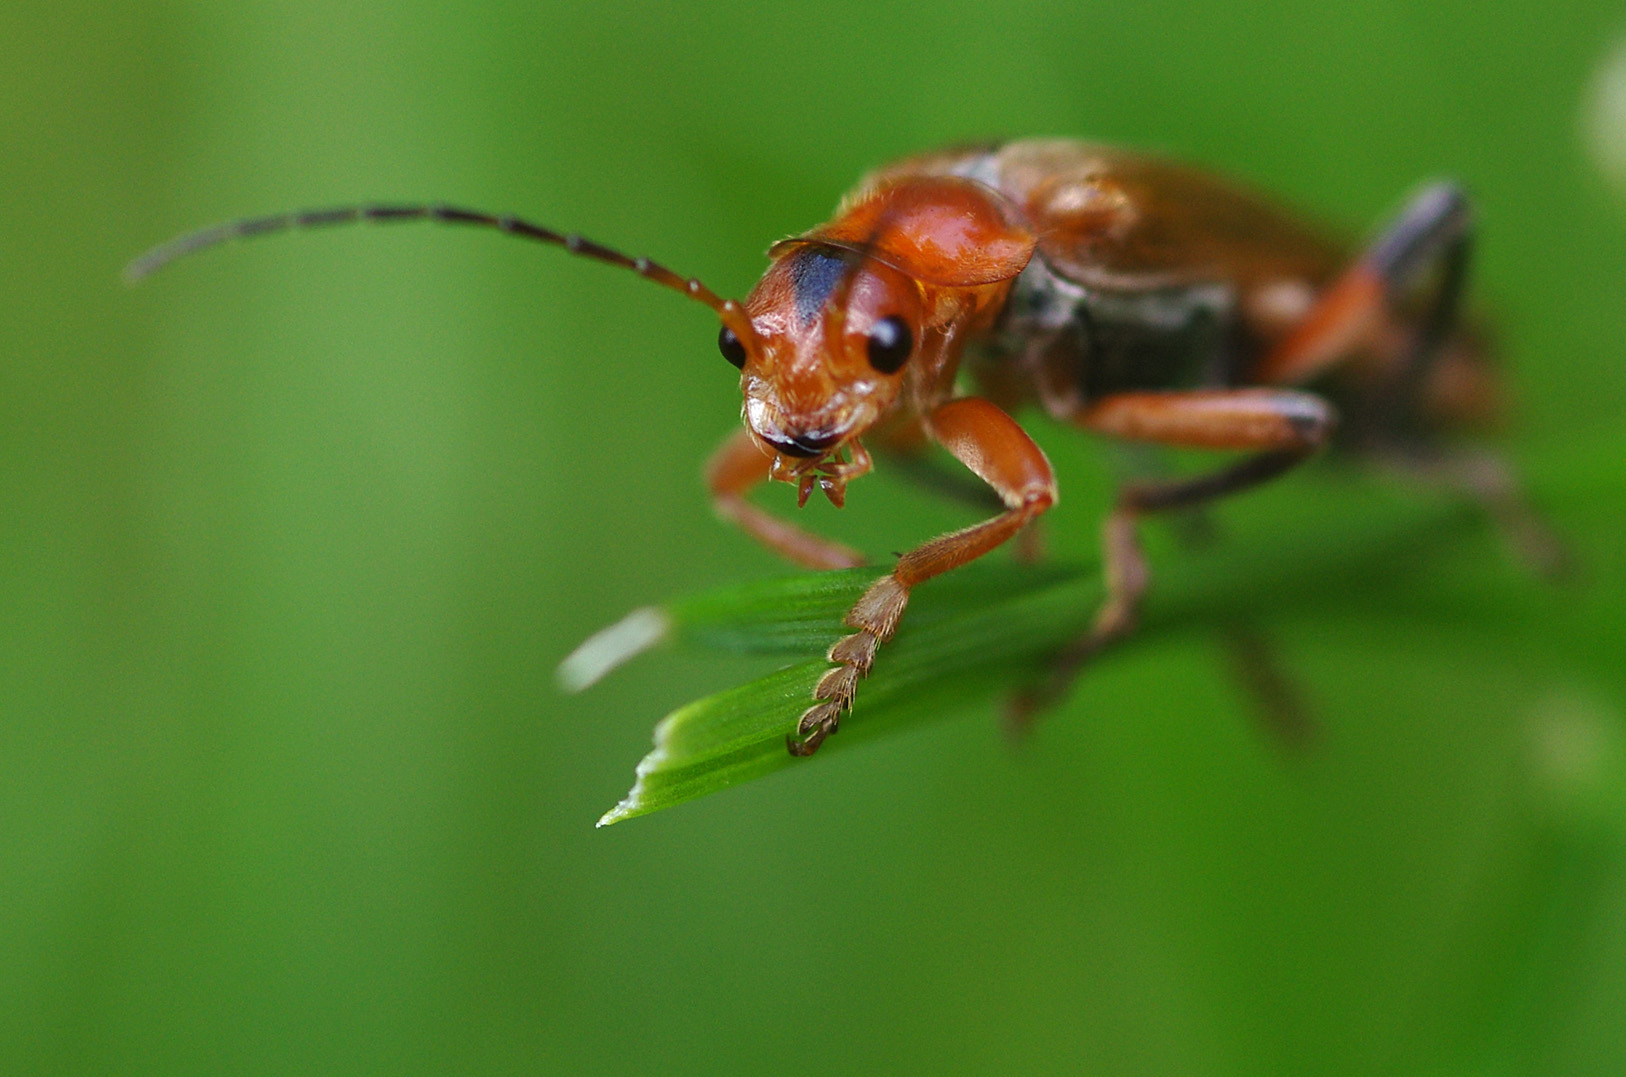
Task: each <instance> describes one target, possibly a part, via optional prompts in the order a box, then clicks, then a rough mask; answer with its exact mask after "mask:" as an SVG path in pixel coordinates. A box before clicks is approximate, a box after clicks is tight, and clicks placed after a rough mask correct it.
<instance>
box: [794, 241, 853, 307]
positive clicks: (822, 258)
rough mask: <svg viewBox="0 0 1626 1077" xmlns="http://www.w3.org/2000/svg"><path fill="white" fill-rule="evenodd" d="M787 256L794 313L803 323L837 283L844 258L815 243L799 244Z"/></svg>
mask: <svg viewBox="0 0 1626 1077" xmlns="http://www.w3.org/2000/svg"><path fill="white" fill-rule="evenodd" d="M790 257H791V263H790V282H791V285H792V286H793V287H794V288H795V289H796V317H797V318H799V319H800V320H801V322H802V324H803V325H806V324H807V323H808V322H811V321H812V320H813V319H814V318H815V317H817V316H818V313H819V311H821V310H823V309H824V304H825V303H826V302H828V301H829V299H830V296H831V294H832V293H833V292H835V290H836V285H838V284H840V283H841V278H842V275H843V274H844V273H845V272H846V270H847V260H846V259H845V258H837V257H834V256H832V255H829V254H826V253H825V252H824V251H821V250H819V249H818V248H816V247H803V248H802V249H801V250H799V251H796V252H795V253H793V254H792V255H791V256H790Z"/></svg>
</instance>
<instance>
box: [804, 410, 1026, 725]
mask: <svg viewBox="0 0 1626 1077" xmlns="http://www.w3.org/2000/svg"><path fill="white" fill-rule="evenodd" d="M926 430H927V433H928V434H929V435H930V436H931V438H932V440H934V441H936V442H937V443H938V444H939V445H942V446H943V448H945V449H947V450H948V451H949V452H950V453H951V454H953V455H954V457H955V458H956V459H957V460H959V461H960V462H961V463H963V464H964V465H965V466H966V467H968V468H970V469H971V471H972V472H973V473H974V474H975V475H976V476H977V477H978V478H980V479H982V481H984V482H986V483H987V484H988V485H989V486H991V487H992V488H993V490H994V492H995V493H997V494H998V495H999V498H1000V500H1001V501H1002V502H1004V504H1005V511H1004V512H1001V513H1000V514H999V515H997V516H994V517H992V518H991V519H988V520H984V521H983V522H982V523H980V524H976V525H974V526H972V527H967V528H965V529H963V530H961V531H955V532H953V533H951V534H947V535H943V536H941V537H939V538H935V539H932V540H931V541H930V542H927V543H925V544H924V545H921V546H917V547H916V548H915V549H913V550H910V551H909V552H908V553H906V554H904V555H903V556H902V557H900V558H898V564H897V567H896V568H894V569H893V570H892V571H891V573H889V574H888V575H885V576H882V577H881V578H880V579H878V580H876V581H875V582H874V583H873V584H872V585H870V588H869V590H867V591H865V592H864V594H863V597H861V598H860V599H859V600H858V601H857V603H855V604H854V605H853V608H852V609H851V610H849V611H848V612H847V617H846V624H847V625H848V626H849V627H851V628H856V629H857V630H858V631H857V632H856V633H854V634H853V635H851V636H847V637H846V638H845V639H842V640H840V641H838V642H837V643H836V644H835V645H834V646H832V647H831V648H830V651H829V659H830V661H832V662H835V663H837V665H836V667H835V668H834V669H832V670H830V672H828V673H826V674H825V675H824V676H823V677H822V678H820V680H819V683H818V686H817V687H815V688H814V689H813V698H814V699H815V700H816V701H817V702H815V703H814V704H813V706H811V707H809V708H808V709H807V711H806V712H804V713H803V715H802V718H801V721H800V722H798V723H797V726H796V735H795V736H791V737H787V738H786V745H787V746H788V747H789V748H790V752H791V754H792V755H812V754H813V753H814V752H816V751H818V748H819V745H820V744H822V743H823V742H824V738H826V737H828V736H829V735H830V734H831V733H834V732H835V731H836V728H837V726H838V724H839V723H840V720H841V712H842V711H844V710H847V709H849V708H850V707H851V706H852V702H853V696H854V694H855V693H856V691H857V689H858V682H859V680H860V679H861V678H863V677H865V676H867V675H868V674H869V671H870V667H871V666H872V665H873V664H874V662H875V652H876V651H877V650H879V649H880V646H881V644H883V643H885V642H886V641H887V640H889V639H891V638H892V634H893V633H894V632H895V631H897V627H898V620H899V618H901V617H902V616H903V610H904V607H905V606H907V605H908V604H909V591H910V589H911V588H912V587H914V585H915V584H917V583H920V582H922V581H923V580H929V579H931V578H932V577H933V576H937V575H940V574H942V573H944V572H947V571H948V570H949V569H951V568H958V567H959V566H960V565H963V564H965V563H966V562H968V561H974V560H976V559H977V558H979V557H981V556H982V555H983V554H985V553H987V552H989V551H990V550H992V549H994V548H995V547H996V546H999V545H1000V544H1001V543H1003V542H1005V541H1006V540H1007V539H1009V538H1010V537H1011V536H1012V535H1014V534H1016V533H1017V532H1018V531H1020V530H1021V529H1022V528H1023V526H1024V525H1026V524H1027V523H1029V522H1030V521H1032V520H1033V519H1034V518H1036V517H1037V516H1039V515H1040V514H1041V513H1043V512H1044V511H1045V510H1046V509H1048V508H1050V506H1051V505H1053V504H1055V503H1056V479H1055V476H1054V475H1053V474H1052V473H1051V470H1050V461H1048V460H1046V459H1045V455H1044V453H1043V452H1042V451H1040V449H1039V447H1038V446H1037V445H1035V444H1034V443H1033V440H1032V439H1031V438H1029V437H1028V435H1027V433H1026V432H1025V431H1024V430H1023V429H1022V428H1021V427H1020V426H1018V425H1017V424H1016V421H1015V420H1014V419H1012V418H1011V417H1010V416H1009V415H1006V414H1005V413H1004V412H1003V411H1001V410H999V408H997V407H995V406H994V405H993V404H990V403H989V402H988V401H986V400H980V399H977V398H976V397H962V398H961V399H959V400H951V401H949V402H948V403H947V404H944V405H943V406H941V407H939V408H938V409H937V410H936V411H934V412H932V414H931V416H930V418H929V419H928V420H927V424H926ZM797 737H800V738H801V739H799V740H798V739H797Z"/></svg>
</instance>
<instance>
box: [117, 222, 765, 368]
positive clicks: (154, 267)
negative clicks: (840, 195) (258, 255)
mask: <svg viewBox="0 0 1626 1077" xmlns="http://www.w3.org/2000/svg"><path fill="white" fill-rule="evenodd" d="M424 220H432V221H440V222H442V223H444V224H466V225H474V226H476V227H479V228H491V229H494V230H496V231H498V232H502V233H505V234H507V235H511V236H520V237H521V238H524V239H534V240H536V241H537V242H540V243H550V244H552V245H554V246H556V247H563V248H564V249H565V250H567V251H569V252H570V253H571V254H575V255H579V256H581V257H583V258H591V259H593V260H595V261H599V262H605V263H608V264H609V265H613V266H620V267H621V268H623V269H630V270H632V271H633V272H634V273H636V274H638V275H639V276H640V277H643V278H644V279H645V280H649V281H653V282H655V283H656V284H659V285H661V286H662V287H665V288H670V289H672V290H673V291H674V292H680V293H682V294H683V295H685V296H688V297H689V298H690V299H693V300H695V301H696V302H699V303H704V304H705V305H706V306H708V307H710V308H711V309H712V310H713V311H715V312H716V313H717V316H718V317H719V318H721V319H722V321H723V324H724V325H726V326H728V327H729V328H730V329H732V330H734V332H735V333H736V334H738V335H739V336H740V337H741V338H742V339H746V340H752V341H755V340H757V334H756V331H755V329H754V328H753V327H752V325H751V319H750V318H748V317H746V315H745V311H744V309H743V308H742V307H741V306H740V305H739V304H738V303H736V302H735V301H734V300H732V299H722V298H720V297H718V295H717V293H716V292H713V291H712V290H711V289H710V288H707V287H706V286H705V285H704V284H702V283H700V281H699V280H697V279H695V278H694V277H682V276H679V275H678V274H677V273H674V272H672V271H671V270H670V269H667V268H666V267H665V266H663V265H661V264H660V263H658V262H653V261H651V260H650V259H648V258H634V257H631V256H630V255H626V254H622V253H621V252H620V251H618V250H614V249H612V248H610V247H606V246H604V245H603V244H601V243H595V242H593V241H592V240H590V239H587V238H585V237H583V236H579V235H576V234H574V233H569V234H566V233H562V232H555V231H554V230H553V229H551V228H545V227H543V226H542V225H539V224H533V223H531V222H530V221H525V220H521V219H520V218H518V217H509V216H498V215H496V214H492V213H481V212H480V211H478V210H471V209H459V208H458V207H456V206H446V205H439V204H419V205H399V206H339V207H335V208H333V209H314V210H302V211H300V212H297V213H274V214H271V215H269V216H265V217H250V218H247V219H244V220H239V221H229V222H227V223H225V224H217V225H215V226H214V227H212V228H204V229H200V230H199V231H196V232H188V233H187V234H186V235H183V236H180V237H178V238H176V239H172V240H170V241H169V242H168V243H165V244H162V245H160V246H157V247H154V248H153V249H152V250H150V251H148V252H146V253H145V254H143V255H141V256H140V257H139V258H137V259H136V260H135V261H133V262H131V263H130V264H129V265H128V266H126V267H125V270H124V279H125V281H126V282H128V283H130V284H134V283H136V282H137V281H139V280H141V279H143V278H145V277H149V276H151V275H152V274H154V273H156V272H158V271H159V270H160V269H162V268H164V267H165V266H167V265H169V264H170V263H171V262H173V261H176V260H177V259H180V258H184V257H186V256H187V255H190V254H196V253H197V252H198V251H202V250H207V249H209V248H210V247H217V246H219V245H221V244H222V243H229V242H231V241H232V240H237V239H251V238H253V237H255V236H263V235H268V234H270V233H273V232H284V231H289V230H292V229H301V228H325V227H328V226H330V225H336V224H355V223H357V222H360V221H373V222H378V223H391V222H395V221H424Z"/></svg>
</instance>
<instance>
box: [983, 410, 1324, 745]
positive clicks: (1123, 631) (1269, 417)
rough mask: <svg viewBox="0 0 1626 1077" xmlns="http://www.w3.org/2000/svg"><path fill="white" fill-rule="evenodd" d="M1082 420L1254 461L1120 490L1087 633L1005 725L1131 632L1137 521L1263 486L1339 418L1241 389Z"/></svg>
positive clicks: (1144, 580) (1118, 432) (1139, 559)
mask: <svg viewBox="0 0 1626 1077" xmlns="http://www.w3.org/2000/svg"><path fill="white" fill-rule="evenodd" d="M1078 422H1079V423H1080V425H1082V426H1084V427H1085V428H1087V429H1090V430H1094V431H1096V432H1098V433H1103V434H1108V435H1111V436H1114V437H1119V438H1126V439H1131V440H1138V441H1153V442H1158V443H1161V444H1165V445H1171V446H1179V447H1184V448H1199V449H1241V450H1252V454H1251V455H1249V456H1245V457H1243V458H1242V459H1241V460H1238V461H1236V462H1235V463H1232V464H1230V465H1229V466H1227V467H1223V468H1220V469H1219V470H1217V471H1212V472H1208V473H1205V474H1201V475H1197V476H1194V477H1192V478H1188V479H1178V480H1172V481H1164V482H1150V483H1137V484H1132V485H1129V486H1125V487H1124V488H1123V489H1122V490H1121V491H1119V494H1118V500H1117V503H1116V505H1114V507H1113V510H1112V512H1111V513H1109V514H1108V516H1107V518H1106V520H1105V522H1104V523H1103V524H1102V530H1101V558H1102V569H1103V572H1104V574H1105V577H1106V592H1107V593H1106V598H1105V600H1104V601H1103V602H1102V604H1101V607H1100V609H1098V610H1097V611H1096V615H1095V619H1094V621H1093V622H1092V623H1091V625H1090V629H1089V631H1087V632H1086V633H1085V634H1084V635H1083V636H1082V637H1080V638H1079V639H1078V640H1077V641H1076V642H1075V643H1073V644H1072V645H1071V646H1069V647H1068V648H1067V649H1066V650H1064V651H1063V652H1062V653H1061V654H1060V655H1058V656H1057V657H1056V659H1055V662H1054V664H1053V665H1052V667H1051V673H1050V676H1049V677H1048V678H1047V679H1046V680H1045V681H1044V682H1043V683H1042V684H1041V685H1039V686H1038V687H1037V688H1035V689H1033V690H1031V691H1029V692H1026V693H1023V694H1022V695H1021V696H1019V697H1018V698H1017V699H1016V700H1015V701H1014V702H1013V704H1012V707H1011V711H1010V721H1011V724H1012V726H1013V727H1014V728H1016V729H1018V730H1020V729H1022V728H1024V727H1025V726H1026V725H1027V724H1029V722H1031V720H1032V717H1033V715H1034V714H1036V713H1037V712H1038V711H1039V710H1042V709H1043V708H1044V707H1046V706H1048V705H1049V704H1050V703H1052V702H1054V701H1055V700H1056V699H1057V698H1058V697H1059V696H1060V695H1061V694H1062V693H1063V692H1064V691H1065V690H1066V689H1067V686H1068V685H1069V684H1071V683H1072V680H1073V678H1074V677H1075V676H1076V675H1077V673H1078V670H1079V669H1080V668H1081V667H1082V666H1083V665H1084V663H1085V662H1087V661H1089V659H1090V658H1091V657H1093V656H1094V655H1095V654H1096V653H1097V652H1099V651H1100V650H1101V649H1102V648H1104V647H1106V646H1107V645H1108V644H1110V643H1113V642H1114V641H1116V640H1119V639H1121V638H1123V637H1124V636H1125V635H1127V634H1128V633H1129V632H1130V631H1131V630H1132V629H1133V628H1134V626H1135V620H1136V617H1137V615H1138V613H1139V610H1140V604H1141V599H1142V598H1143V597H1144V596H1145V594H1146V588H1147V584H1148V582H1149V579H1150V575H1149V571H1148V568H1147V564H1146V557H1145V554H1144V553H1143V552H1142V551H1141V546H1140V536H1139V525H1140V520H1141V518H1142V517H1143V516H1146V515H1149V514H1152V513H1158V512H1165V511H1168V510H1171V509H1184V508H1194V507H1196V506H1199V505H1203V504H1205V503H1207V502H1210V501H1213V500H1215V499H1217V498H1221V497H1224V496H1226V495H1227V494H1233V493H1238V492H1240V491H1243V490H1247V489H1249V488H1251V487H1254V486H1258V485H1259V484H1260V483H1264V482H1268V481H1269V480H1271V479H1273V478H1275V477H1276V476H1277V475H1280V474H1282V473H1283V472H1284V471H1287V470H1289V469H1291V468H1293V467H1295V466H1296V465H1298V464H1299V463H1300V462H1302V461H1303V460H1304V459H1305V458H1306V457H1308V456H1310V455H1311V454H1312V453H1314V452H1315V451H1316V450H1317V449H1319V448H1320V447H1321V446H1322V445H1324V444H1326V441H1327V438H1328V437H1329V436H1330V435H1331V433H1332V429H1333V427H1334V425H1335V424H1336V422H1337V417H1336V414H1335V412H1334V411H1333V408H1332V405H1331V404H1329V403H1327V402H1326V401H1325V400H1323V399H1322V398H1321V397H1319V396H1316V395H1314V394H1312V393H1306V392H1300V391H1296V390H1290V389H1260V388H1246V389H1211V390H1210V389H1204V390H1194V391H1190V392H1166V393H1120V394H1115V395H1113V396H1108V397H1104V398H1103V399H1101V400H1100V401H1098V402H1096V403H1095V404H1093V405H1091V406H1090V407H1088V408H1086V409H1085V410H1084V411H1083V413H1082V414H1081V415H1080V416H1079V417H1078Z"/></svg>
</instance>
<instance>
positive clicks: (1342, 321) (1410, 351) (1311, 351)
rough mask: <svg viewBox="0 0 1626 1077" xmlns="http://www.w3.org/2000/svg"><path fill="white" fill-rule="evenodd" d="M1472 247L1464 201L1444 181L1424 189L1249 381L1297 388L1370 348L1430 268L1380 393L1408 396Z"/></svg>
mask: <svg viewBox="0 0 1626 1077" xmlns="http://www.w3.org/2000/svg"><path fill="white" fill-rule="evenodd" d="M1472 243H1473V232H1472V219H1471V213H1470V212H1469V206H1468V199H1467V196H1465V195H1464V194H1463V193H1462V191H1461V190H1460V189H1458V188H1457V187H1455V186H1454V185H1452V184H1449V183H1436V184H1434V185H1432V186H1429V187H1426V188H1424V189H1423V190H1422V191H1421V192H1419V193H1418V194H1417V195H1416V196H1415V197H1414V198H1413V199H1412V200H1411V202H1410V203H1409V204H1408V205H1407V206H1406V208H1405V209H1404V210H1403V211H1402V212H1401V214H1400V216H1399V217H1398V218H1397V219H1396V220H1395V221H1394V222H1393V223H1392V224H1390V225H1389V227H1388V228H1387V229H1385V230H1384V232H1383V233H1382V234H1381V235H1380V236H1379V237H1378V239H1377V240H1376V241H1375V242H1373V244H1372V245H1371V246H1370V247H1368V248H1367V250H1366V253H1365V254H1363V255H1362V256H1361V259H1360V260H1359V261H1358V262H1356V263H1355V264H1354V265H1352V266H1350V268H1349V269H1348V270H1346V271H1345V272H1344V274H1343V276H1341V277H1340V278H1338V280H1336V281H1334V282H1333V284H1332V285H1331V286H1330V287H1329V288H1328V289H1327V291H1326V292H1325V293H1324V294H1323V295H1322V296H1321V298H1320V300H1318V301H1317V303H1316V305H1315V308H1314V309H1313V310H1311V311H1310V313H1309V314H1308V315H1306V316H1305V318H1304V321H1302V322H1301V323H1299V325H1298V326H1297V328H1295V329H1294V330H1293V332H1291V333H1289V334H1288V335H1287V338H1286V339H1285V340H1283V341H1282V342H1281V343H1280V344H1278V345H1277V346H1276V348H1275V349H1274V350H1272V351H1271V353H1270V354H1269V355H1267V356H1265V358H1264V360H1263V361H1262V362H1261V363H1260V364H1259V367H1258V368H1257V369H1256V370H1255V371H1254V372H1253V376H1252V378H1251V379H1250V380H1253V381H1259V382H1264V383H1267V384H1271V385H1303V384H1304V383H1305V382H1307V381H1310V380H1311V379H1313V378H1315V377H1316V376H1317V375H1318V374H1322V373H1325V372H1326V371H1327V370H1329V369H1330V368H1332V367H1333V366H1336V365H1337V364H1339V363H1340V362H1342V361H1344V360H1345V359H1348V358H1349V357H1350V356H1351V355H1352V354H1354V353H1356V352H1358V351H1360V350H1361V349H1362V348H1365V347H1369V346H1371V345H1372V344H1373V342H1374V341H1375V340H1376V339H1377V338H1379V337H1380V336H1381V335H1382V334H1383V333H1384V331H1385V330H1386V329H1387V328H1388V327H1390V326H1391V325H1392V324H1393V318H1394V313H1395V311H1396V307H1397V304H1398V303H1399V302H1400V301H1401V300H1402V299H1404V298H1405V297H1406V295H1407V294H1408V293H1409V292H1411V291H1412V290H1413V288H1414V286H1415V285H1416V284H1417V282H1418V281H1419V279H1421V278H1423V277H1424V276H1425V275H1426V274H1427V273H1428V272H1429V271H1431V270H1432V271H1437V279H1436V280H1435V281H1434V291H1433V294H1432V296H1431V298H1430V299H1429V301H1428V302H1427V303H1426V304H1425V305H1424V307H1423V309H1422V310H1421V311H1419V312H1418V313H1416V314H1414V315H1413V316H1412V318H1411V320H1410V324H1408V325H1407V326H1406V327H1405V330H1406V335H1407V336H1408V337H1409V338H1410V339H1409V341H1408V342H1407V343H1406V345H1405V346H1403V347H1402V348H1401V349H1400V350H1399V352H1398V353H1397V354H1396V355H1395V363H1394V368H1393V369H1392V370H1391V371H1390V384H1389V387H1388V392H1387V393H1386V395H1388V396H1391V397H1403V396H1405V395H1406V394H1407V393H1408V392H1414V391H1415V389H1416V387H1417V385H1418V384H1419V383H1420V380H1421V378H1422V376H1423V375H1424V374H1426V373H1427V370H1428V366H1429V364H1430V362H1431V361H1432V360H1433V359H1434V358H1435V356H1436V355H1437V353H1438V352H1439V350H1440V345H1441V343H1442V342H1444V340H1445V339H1446V337H1447V336H1449V334H1450V332H1451V330H1452V328H1453V327H1454V326H1455V324H1456V317H1457V308H1458V307H1459V306H1460V303H1461V299H1462V293H1463V289H1464V285H1465V284H1466V282H1467V278H1468V261H1469V257H1470V255H1471V253H1472ZM1386 402H1388V401H1386Z"/></svg>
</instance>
